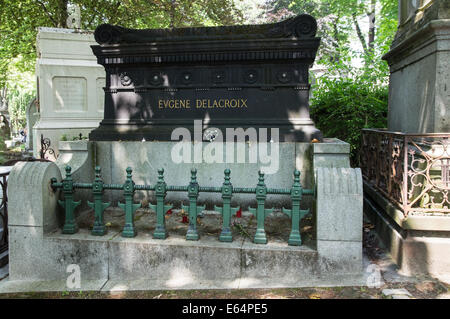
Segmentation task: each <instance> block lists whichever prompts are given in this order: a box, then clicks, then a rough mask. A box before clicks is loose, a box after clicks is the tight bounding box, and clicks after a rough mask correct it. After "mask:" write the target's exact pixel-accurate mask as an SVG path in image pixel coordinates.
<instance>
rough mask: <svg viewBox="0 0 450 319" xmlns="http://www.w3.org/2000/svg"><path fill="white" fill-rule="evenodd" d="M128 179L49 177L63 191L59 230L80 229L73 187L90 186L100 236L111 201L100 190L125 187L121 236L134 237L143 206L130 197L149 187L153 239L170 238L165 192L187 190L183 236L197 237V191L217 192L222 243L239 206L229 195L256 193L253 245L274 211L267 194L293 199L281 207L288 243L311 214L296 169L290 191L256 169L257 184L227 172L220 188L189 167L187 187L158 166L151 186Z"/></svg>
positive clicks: (296, 240) (295, 240) (297, 240)
mask: <svg viewBox="0 0 450 319" xmlns="http://www.w3.org/2000/svg"><path fill="white" fill-rule="evenodd" d="M126 173H127V175H126V176H127V177H126V180H125V183H124V184H104V183H103V181H102V179H101V169H100V167H98V166H97V167H96V168H95V180H94V181H93V183H75V182H74V181H73V180H72V174H71V168H70V166H67V167H66V177H65V179H63V180H62V182H59V183H58V182H57V180H56V179H52V187H53V189H54V190H56V189H62V193H63V196H64V199H63V200H61V201H59V204H60V205H61V206H62V207H63V208H64V211H65V223H64V227H63V230H62V232H63V233H64V234H74V233H76V232H77V231H78V226H77V224H76V221H75V215H74V211H75V209H76V207H77V206H79V205H80V204H81V201H74V200H73V193H74V191H75V190H76V189H91V190H92V194H93V199H94V201H93V202H89V201H88V205H89V206H90V207H91V208H93V210H94V225H93V229H92V235H95V236H103V235H105V233H106V227H105V224H104V221H103V212H104V210H105V209H106V208H107V207H109V206H110V205H111V203H104V202H103V201H102V197H103V193H104V190H116V191H123V194H124V198H125V202H124V203H121V202H119V203H118V205H119V207H120V208H121V209H123V210H124V211H125V226H124V228H123V230H122V236H123V237H135V236H136V229H135V227H134V213H135V211H136V210H137V209H138V208H140V207H141V204H137V203H134V201H133V197H134V193H135V191H153V192H154V193H155V197H156V204H155V205H153V204H150V208H151V209H152V210H153V211H155V212H156V227H155V231H154V233H153V238H155V239H166V238H167V236H168V233H167V230H166V225H165V215H166V213H167V211H169V210H170V209H171V208H172V206H171V205H165V203H164V201H165V198H166V194H167V192H187V193H188V198H189V205H187V206H185V205H181V208H182V209H183V210H184V211H187V212H188V215H189V226H188V230H187V234H186V239H187V240H198V239H199V234H198V231H197V214H199V213H200V212H201V211H203V210H205V208H206V207H205V206H200V205H198V203H197V199H198V196H199V193H200V192H208V193H221V194H222V200H223V206H222V207H217V206H215V207H214V210H215V211H217V212H220V213H221V214H222V222H223V224H222V231H221V234H220V236H219V240H220V241H223V242H231V241H232V240H233V238H232V233H231V225H230V223H231V217H232V216H233V215H235V214H236V212H238V211H239V210H240V208H239V207H231V199H232V196H233V194H235V193H241V194H255V196H256V202H257V207H256V208H251V207H250V208H249V211H250V212H251V213H252V214H253V215H254V216H255V217H256V221H257V229H256V234H255V237H254V240H253V242H254V243H256V244H267V237H266V232H265V229H264V221H265V218H266V217H267V216H268V215H269V214H270V213H272V212H273V208H272V209H268V208H266V207H265V200H266V197H267V195H268V194H274V195H290V196H291V200H292V209H285V208H283V209H282V211H283V213H284V214H286V215H287V216H288V217H290V219H291V221H292V223H291V232H290V236H289V240H288V243H289V245H292V246H300V245H301V244H302V240H301V233H300V221H301V220H302V219H303V218H304V217H305V216H306V215H307V214H308V213H309V210H302V209H300V203H301V201H302V197H303V195H314V191H313V190H308V189H303V188H302V185H301V183H300V172H299V171H297V170H296V171H295V172H294V183H293V185H292V188H290V189H276V188H267V187H266V185H265V182H264V173H262V172H259V180H258V184H257V185H256V187H255V188H242V187H233V185H232V184H231V181H230V179H231V177H230V175H231V171H230V170H229V169H226V170H225V172H224V173H225V177H224V182H223V184H222V187H202V186H199V184H198V182H197V170H196V169H192V170H191V181H190V183H189V184H188V185H187V186H169V185H167V184H166V182H165V181H164V170H163V169H159V170H158V180H157V183H156V184H155V185H136V184H135V183H134V182H133V180H132V174H131V173H132V169H131V168H130V167H128V168H127V169H126Z"/></svg>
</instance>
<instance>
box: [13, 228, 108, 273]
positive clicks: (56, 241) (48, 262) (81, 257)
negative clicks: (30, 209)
mask: <svg viewBox="0 0 450 319" xmlns="http://www.w3.org/2000/svg"><path fill="white" fill-rule="evenodd" d="M9 231H10V243H9V245H10V259H9V273H10V278H11V279H12V280H60V279H64V280H65V279H67V278H68V276H69V275H70V273H68V271H67V270H68V268H67V267H68V266H69V265H78V266H79V267H80V271H81V278H85V279H94V280H98V279H102V278H108V249H107V247H108V242H107V241H98V240H86V239H83V237H84V238H86V237H87V236H88V235H87V234H78V235H75V236H73V235H71V236H66V237H64V238H63V239H60V238H57V237H52V236H45V237H44V234H43V232H42V228H40V227H29V226H28V227H23V226H10V228H9ZM69 237H70V239H69Z"/></svg>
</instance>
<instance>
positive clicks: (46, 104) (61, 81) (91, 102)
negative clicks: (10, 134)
mask: <svg viewBox="0 0 450 319" xmlns="http://www.w3.org/2000/svg"><path fill="white" fill-rule="evenodd" d="M36 42H37V48H38V49H37V50H38V61H37V63H36V76H37V78H38V103H39V114H38V115H35V116H39V120H38V122H37V123H36V124H35V125H34V128H33V132H32V134H30V136H31V135H32V136H33V142H32V144H33V155H34V156H35V157H39V156H38V154H39V151H40V137H41V134H42V135H43V136H44V138H48V139H49V140H50V141H51V146H52V148H53V149H54V150H55V151H56V152H57V153H58V142H59V141H60V140H61V137H62V136H63V135H66V136H67V138H68V139H72V138H73V137H76V136H78V135H79V134H80V133H82V134H83V135H84V136H87V135H88V134H89V132H90V131H91V130H92V129H93V128H95V127H97V126H98V123H99V122H100V120H101V119H102V118H103V98H104V92H103V90H102V88H103V86H104V85H105V72H104V70H103V68H102V67H101V66H99V65H98V64H97V63H96V60H95V56H94V55H93V54H92V51H91V50H90V48H89V45H90V44H94V43H95V42H94V37H93V34H92V32H89V31H82V30H73V29H56V28H39V31H38V36H37V40H36Z"/></svg>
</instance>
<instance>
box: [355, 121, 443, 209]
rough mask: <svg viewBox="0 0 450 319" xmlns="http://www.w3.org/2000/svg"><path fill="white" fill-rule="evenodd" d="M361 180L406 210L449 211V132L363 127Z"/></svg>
mask: <svg viewBox="0 0 450 319" xmlns="http://www.w3.org/2000/svg"><path fill="white" fill-rule="evenodd" d="M360 154H361V158H360V163H361V169H362V173H363V178H364V180H365V181H366V182H367V183H369V185H371V186H372V187H373V188H375V189H376V190H377V191H378V192H380V193H381V194H382V195H383V196H384V197H385V198H387V199H389V200H390V201H391V202H392V203H394V204H395V205H396V206H397V207H398V208H400V209H401V210H402V211H403V214H404V216H405V217H407V216H408V215H409V214H430V213H435V214H447V213H450V197H449V195H450V133H430V134H407V133H397V132H390V131H387V130H380V129H364V130H363V134H362V148H361V153H360Z"/></svg>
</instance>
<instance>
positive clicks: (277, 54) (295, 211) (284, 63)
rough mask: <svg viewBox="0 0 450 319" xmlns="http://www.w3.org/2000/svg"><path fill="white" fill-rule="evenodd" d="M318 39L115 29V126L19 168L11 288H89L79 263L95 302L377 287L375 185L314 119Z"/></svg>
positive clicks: (110, 31)
mask: <svg viewBox="0 0 450 319" xmlns="http://www.w3.org/2000/svg"><path fill="white" fill-rule="evenodd" d="M316 29H317V26H316V21H315V19H314V18H313V17H311V16H309V15H300V16H298V17H295V18H292V19H289V20H286V21H283V22H281V23H277V24H268V25H255V26H236V27H214V28H182V29H171V30H165V29H158V30H129V29H125V28H121V27H118V26H111V25H102V26H99V27H98V28H97V30H96V32H95V38H96V40H97V41H98V43H99V45H94V46H93V47H92V48H93V51H94V53H95V54H96V56H97V58H98V62H99V63H100V64H102V65H103V66H104V67H105V70H106V79H105V87H104V91H105V92H104V93H105V103H104V111H105V112H104V119H103V120H102V121H101V123H100V126H99V127H98V128H96V129H95V130H93V131H92V132H91V134H90V139H89V141H76V142H61V143H60V150H61V154H62V155H61V156H60V158H59V159H58V161H57V163H56V164H55V163H19V164H17V165H16V166H15V167H14V168H13V171H12V172H11V175H10V178H9V188H8V192H9V193H8V195H9V201H10V204H9V205H10V206H9V207H10V208H9V209H10V212H11V216H12V217H11V222H10V226H9V229H10V238H11V240H10V241H11V247H10V279H9V282H8V283H7V284H4V286H3V288H2V289H3V290H8V289H10V290H14V289H17V287H18V286H20V285H24V283H25V285H26V283H27V282H28V283H29V282H30V281H35V282H38V284H36V285H37V286H35V287H36V289H42V290H45V289H50V288H49V287H52V286H51V285H52V283H51V282H50V281H52V280H55V281H57V282H56V286H53V288H52V289H63V290H73V289H76V288H73V287H66V278H67V266H68V265H74V264H75V265H77V266H78V267H80V270H81V272H82V274H83V275H82V278H81V280H82V283H81V289H83V290H87V289H103V290H121V289H161V288H164V289H167V288H170V289H179V288H197V289H198V288H244V287H254V288H256V287H296V286H308V285H317V284H321V285H341V286H342V285H360V284H363V283H364V281H363V274H362V204H363V202H362V178H361V171H360V170H359V169H353V168H350V163H349V152H350V147H349V144H347V143H344V142H341V141H339V140H336V139H327V138H323V137H322V135H321V133H320V131H318V130H317V129H316V128H315V127H314V123H313V122H312V121H311V119H310V118H309V105H308V96H309V81H308V70H309V67H310V65H311V64H312V63H313V62H314V58H315V54H316V51H317V48H318V46H319V41H320V39H319V38H316V37H315V34H316ZM79 96H80V95H77V96H76V97H75V98H79ZM77 105H78V104H77ZM267 130H269V134H268V132H267ZM222 132H224V133H222ZM225 135H227V137H228V135H231V137H232V138H231V140H227V142H228V143H227V142H225V143H222V142H224V137H225ZM180 137H183V139H182V140H181V141H180ZM188 137H189V138H188ZM192 137H193V138H192ZM236 140H237V142H236ZM180 154H181V155H180ZM69 166H70V167H69ZM264 172H266V174H264ZM19 188H20V189H21V194H20V196H19V192H18V189H19ZM23 193H25V194H29V196H27V195H25V198H30V200H23V198H24V195H23ZM31 198H32V199H33V200H32V201H31ZM308 216H309V217H308ZM305 223H309V224H305ZM313 228H314V230H313ZM305 229H309V232H306V230H305ZM15 287H16V288H15ZM79 289H80V288H78V290H79Z"/></svg>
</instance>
